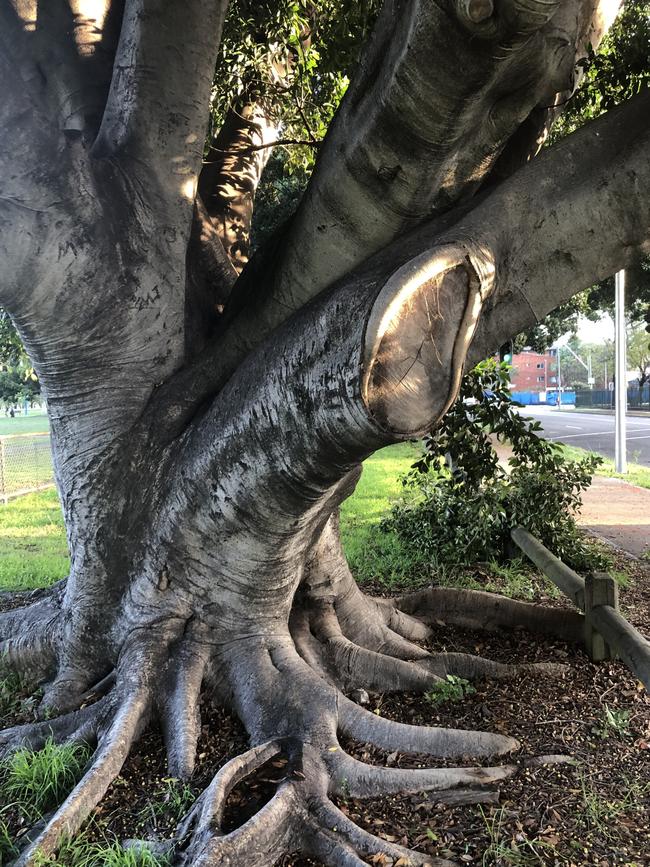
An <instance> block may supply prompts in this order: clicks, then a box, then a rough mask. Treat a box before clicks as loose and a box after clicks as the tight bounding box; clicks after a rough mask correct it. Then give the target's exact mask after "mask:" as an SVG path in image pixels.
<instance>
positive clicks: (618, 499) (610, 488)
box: [578, 476, 650, 557]
mask: <svg viewBox="0 0 650 867" xmlns="http://www.w3.org/2000/svg"><path fill="white" fill-rule="evenodd" d="M578 524H580V526H581V527H584V528H585V530H588V531H589V532H590V533H593V534H594V535H596V536H600V537H601V538H602V539H604V540H605V541H607V542H611V543H612V544H614V545H616V546H618V547H619V548H622V549H623V550H624V551H627V552H628V553H629V554H634V556H636V557H642V556H643V555H644V554H646V553H647V552H650V490H648V488H639V487H637V486H636V485H630V484H629V483H628V482H624V481H623V480H622V479H608V478H606V477H605V476H594V478H593V481H592V483H591V485H590V487H589V488H587V490H586V491H584V493H583V495H582V511H581V512H580V515H579V516H578Z"/></svg>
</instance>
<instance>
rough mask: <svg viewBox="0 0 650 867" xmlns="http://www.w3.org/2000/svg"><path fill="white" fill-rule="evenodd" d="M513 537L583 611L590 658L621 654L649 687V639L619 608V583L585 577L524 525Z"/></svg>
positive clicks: (597, 575) (608, 577) (601, 577)
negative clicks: (629, 621)
mask: <svg viewBox="0 0 650 867" xmlns="http://www.w3.org/2000/svg"><path fill="white" fill-rule="evenodd" d="M510 535H511V538H512V541H513V542H514V543H515V545H516V546H517V547H518V548H519V549H520V550H521V551H523V552H524V554H525V555H526V556H527V557H528V558H529V559H530V560H532V561H533V563H534V564H535V565H536V566H537V568H538V569H540V570H541V571H542V572H543V573H544V574H545V575H546V576H547V577H548V578H550V579H551V581H552V582H553V583H554V584H555V585H556V587H559V589H560V590H561V591H562V592H563V593H564V594H565V595H566V596H568V597H569V599H571V601H572V602H573V603H574V604H575V605H576V606H577V607H578V608H579V609H580V610H581V611H584V613H585V645H586V647H587V650H588V652H589V654H590V656H591V658H592V659H595V660H600V659H611V658H612V657H614V656H618V657H620V658H621V659H622V660H623V662H624V663H625V664H626V665H627V667H628V668H629V669H630V671H631V672H633V673H634V674H635V675H636V676H637V677H638V678H639V680H640V681H641V683H643V685H644V686H645V688H646V689H647V690H648V691H650V642H649V641H647V640H646V639H645V638H644V637H643V635H641V633H640V632H638V630H636V629H635V628H634V627H633V626H632V625H631V624H630V623H628V622H627V620H626V619H625V618H624V617H623V616H622V614H621V613H620V611H619V610H618V586H617V584H616V581H615V580H614V579H613V578H612V577H611V575H607V574H606V573H603V572H596V573H595V574H594V575H590V576H589V577H588V578H587V580H586V581H585V579H584V578H582V577H581V576H580V575H578V573H577V572H574V571H573V569H569V567H568V566H567V565H566V564H565V563H563V562H562V561H561V560H560V559H559V558H558V557H556V556H555V555H554V554H552V553H551V552H550V551H549V550H548V548H545V547H544V545H542V543H541V542H540V541H539V539H536V538H535V536H533V535H532V533H529V532H528V530H525V529H524V528H523V527H515V528H514V529H513V530H512V531H511V533H510Z"/></svg>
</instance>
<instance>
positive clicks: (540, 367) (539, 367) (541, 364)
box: [537, 361, 544, 370]
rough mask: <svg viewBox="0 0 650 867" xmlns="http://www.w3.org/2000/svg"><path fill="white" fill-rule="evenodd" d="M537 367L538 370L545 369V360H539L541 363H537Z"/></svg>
mask: <svg viewBox="0 0 650 867" xmlns="http://www.w3.org/2000/svg"><path fill="white" fill-rule="evenodd" d="M537 369H538V370H544V362H543V361H540V362H539V364H538V365H537Z"/></svg>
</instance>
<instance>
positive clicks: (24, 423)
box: [0, 413, 50, 436]
mask: <svg viewBox="0 0 650 867" xmlns="http://www.w3.org/2000/svg"><path fill="white" fill-rule="evenodd" d="M49 429H50V420H49V418H48V417H47V415H46V414H45V413H35V414H34V415H17V416H16V417H15V418H8V417H7V416H5V415H4V414H2V415H0V436H9V435H10V434H26V433H47V431H49Z"/></svg>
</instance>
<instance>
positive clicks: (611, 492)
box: [494, 443, 650, 557]
mask: <svg viewBox="0 0 650 867" xmlns="http://www.w3.org/2000/svg"><path fill="white" fill-rule="evenodd" d="M494 445H495V448H496V451H497V454H498V456H499V461H500V463H501V464H502V465H503V466H506V465H507V461H508V458H509V457H510V455H511V454H512V452H511V449H510V448H509V446H504V445H503V444H501V443H494ZM577 521H578V524H579V525H580V526H581V527H584V529H585V530H587V531H588V532H589V533H593V534H594V536H598V537H600V538H601V539H603V540H604V541H606V542H609V543H611V544H612V545H616V546H617V547H618V548H621V549H622V550H623V551H627V552H628V554H632V555H633V556H635V557H643V556H644V555H647V556H648V557H650V489H648V488H640V487H638V485H631V484H630V483H629V482H625V481H623V480H622V479H611V478H607V477H606V476H594V477H593V479H592V482H591V485H590V486H589V487H588V488H587V490H586V491H583V494H582V509H581V511H580V514H579V515H578V516H577Z"/></svg>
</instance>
